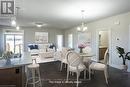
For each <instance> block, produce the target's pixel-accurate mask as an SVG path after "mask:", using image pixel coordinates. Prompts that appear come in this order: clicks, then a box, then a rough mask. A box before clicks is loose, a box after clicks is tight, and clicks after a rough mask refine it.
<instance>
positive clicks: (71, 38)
mask: <svg viewBox="0 0 130 87" xmlns="http://www.w3.org/2000/svg"><path fill="white" fill-rule="evenodd" d="M68 47H70V48H73V35H72V34H69V35H68Z"/></svg>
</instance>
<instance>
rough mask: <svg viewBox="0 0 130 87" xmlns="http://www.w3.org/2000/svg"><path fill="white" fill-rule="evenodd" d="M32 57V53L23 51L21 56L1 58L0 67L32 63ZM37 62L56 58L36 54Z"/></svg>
mask: <svg viewBox="0 0 130 87" xmlns="http://www.w3.org/2000/svg"><path fill="white" fill-rule="evenodd" d="M32 58H34V57H32V56H31V55H30V53H28V52H26V53H23V55H22V57H21V58H11V59H1V60H0V69H5V68H12V67H19V66H24V65H28V64H31V63H32ZM35 58H36V62H37V63H46V62H52V61H56V60H55V58H40V57H39V56H35Z"/></svg>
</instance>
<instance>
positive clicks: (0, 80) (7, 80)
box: [0, 67, 22, 87]
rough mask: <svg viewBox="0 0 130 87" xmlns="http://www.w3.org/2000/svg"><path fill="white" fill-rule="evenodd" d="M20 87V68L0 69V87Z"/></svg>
mask: <svg viewBox="0 0 130 87" xmlns="http://www.w3.org/2000/svg"><path fill="white" fill-rule="evenodd" d="M2 86H3V87H22V67H17V68H8V69H0V87H2Z"/></svg>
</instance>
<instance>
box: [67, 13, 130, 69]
mask: <svg viewBox="0 0 130 87" xmlns="http://www.w3.org/2000/svg"><path fill="white" fill-rule="evenodd" d="M118 21H119V22H120V24H119V25H116V24H115V22H118ZM129 24H130V12H128V13H124V14H120V15H116V16H112V17H108V18H105V19H101V20H97V21H94V22H91V23H88V24H87V26H88V31H87V32H91V35H92V40H91V41H92V42H91V43H92V44H91V47H92V49H93V52H94V53H95V54H96V47H97V40H96V33H97V31H99V30H108V29H109V30H110V31H111V45H110V46H111V49H110V51H111V53H110V55H111V58H110V65H111V66H113V67H116V68H120V65H121V64H122V59H121V58H119V57H118V55H117V51H116V46H121V47H123V48H124V49H125V51H126V52H127V51H128V45H129V44H128V37H129V32H128V31H129ZM76 28H77V27H75V28H72V29H68V30H66V31H65V42H66V43H65V45H66V46H67V36H68V34H69V33H72V34H73V35H74V43H77V34H78V33H77V31H76ZM117 38H119V40H117ZM74 48H75V49H78V48H77V46H76V45H75V44H74ZM129 68H130V66H129Z"/></svg>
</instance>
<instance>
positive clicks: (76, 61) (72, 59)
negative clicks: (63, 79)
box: [66, 51, 86, 87]
mask: <svg viewBox="0 0 130 87" xmlns="http://www.w3.org/2000/svg"><path fill="white" fill-rule="evenodd" d="M66 56H67V62H68V67H67V81H68V78H69V73H70V72H73V73H76V74H77V87H78V84H79V82H78V81H79V76H80V72H82V71H84V79H86V66H85V65H84V64H83V62H82V59H81V58H80V55H79V54H78V53H76V52H74V51H68V52H67V54H66Z"/></svg>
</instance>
